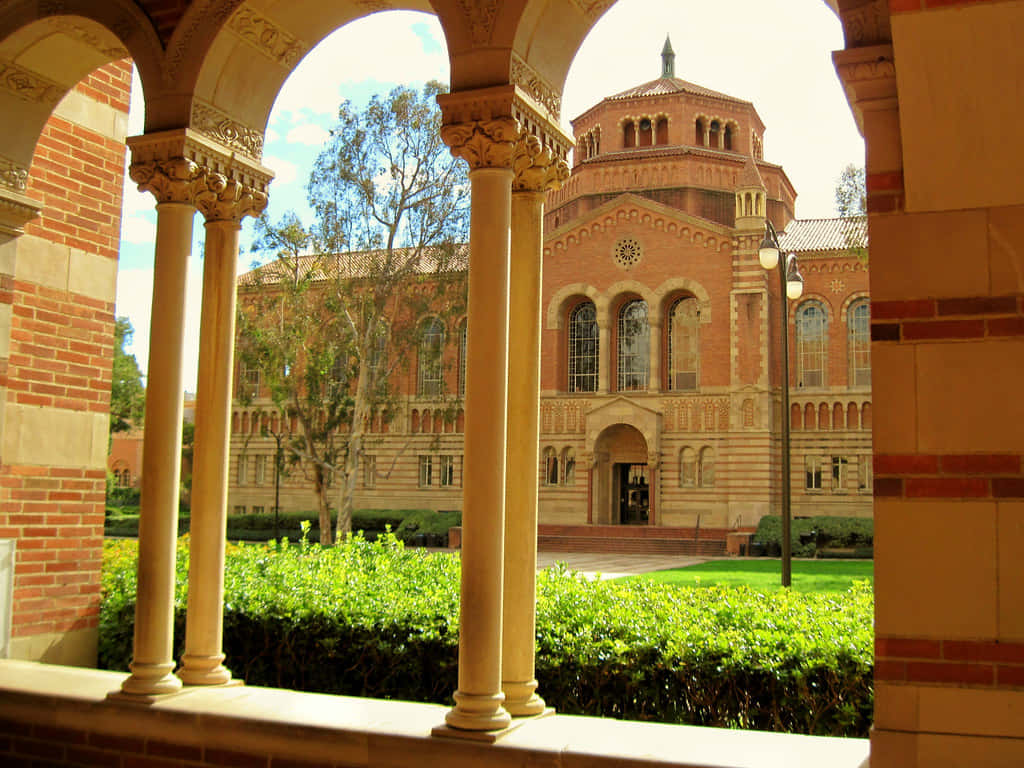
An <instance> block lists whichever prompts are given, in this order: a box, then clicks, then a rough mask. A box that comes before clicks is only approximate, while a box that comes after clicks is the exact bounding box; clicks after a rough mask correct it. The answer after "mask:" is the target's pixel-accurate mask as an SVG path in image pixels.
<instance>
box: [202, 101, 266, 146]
mask: <svg viewBox="0 0 1024 768" xmlns="http://www.w3.org/2000/svg"><path fill="white" fill-rule="evenodd" d="M192 129H193V130H195V131H199V133H201V134H203V135H204V136H209V137H210V138H211V139H213V140H214V141H217V142H220V143H221V144H223V145H224V146H226V147H230V148H231V149H236V150H238V151H239V152H241V153H243V154H244V155H247V156H248V157H251V158H252V159H253V160H256V161H259V159H260V158H261V157H263V133H262V132H261V131H257V130H256V129H255V128H250V127H249V126H247V125H243V124H242V123H240V122H238V121H237V120H232V119H231V118H230V117H229V116H228V115H226V114H225V113H223V112H221V111H220V110H219V109H217V108H215V107H212V106H210V105H209V104H206V103H205V102H202V101H199V100H198V99H197V100H196V101H195V102H194V103H193V104H192Z"/></svg>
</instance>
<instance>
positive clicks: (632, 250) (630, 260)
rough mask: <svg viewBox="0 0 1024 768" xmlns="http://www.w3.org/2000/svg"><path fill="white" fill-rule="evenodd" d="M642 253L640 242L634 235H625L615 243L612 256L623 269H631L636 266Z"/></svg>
mask: <svg viewBox="0 0 1024 768" xmlns="http://www.w3.org/2000/svg"><path fill="white" fill-rule="evenodd" d="M641 255H642V253H641V250H640V242H639V241H638V240H636V239H634V238H632V237H624V238H622V239H621V240H619V242H617V243H616V244H615V251H614V253H613V255H612V258H613V259H615V263H616V264H618V265H619V266H620V267H622V268H623V269H629V268H630V267H633V266H636V264H637V262H638V261H640V256H641Z"/></svg>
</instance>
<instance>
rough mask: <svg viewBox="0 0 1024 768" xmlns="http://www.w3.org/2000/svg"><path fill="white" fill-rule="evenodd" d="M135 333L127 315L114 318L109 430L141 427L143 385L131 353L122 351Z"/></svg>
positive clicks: (143, 402) (144, 393)
mask: <svg viewBox="0 0 1024 768" xmlns="http://www.w3.org/2000/svg"><path fill="white" fill-rule="evenodd" d="M134 333H135V331H134V329H133V328H132V324H131V321H130V320H129V319H128V318H127V317H118V318H117V319H115V321H114V361H113V365H112V370H111V378H110V431H111V432H126V431H127V430H129V429H131V428H132V426H141V425H142V417H143V413H144V411H145V407H146V388H145V387H144V386H143V385H142V371H141V370H139V364H138V362H137V361H136V360H135V355H132V354H129V353H128V352H126V351H125V347H126V346H128V345H129V344H131V343H132V335H133V334H134Z"/></svg>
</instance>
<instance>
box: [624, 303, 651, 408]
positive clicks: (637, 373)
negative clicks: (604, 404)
mask: <svg viewBox="0 0 1024 768" xmlns="http://www.w3.org/2000/svg"><path fill="white" fill-rule="evenodd" d="M650 354H651V327H650V325H648V324H647V302H646V301H644V300H643V299H634V300H633V301H629V302H626V304H624V305H623V307H622V309H621V310H619V354H618V372H619V381H618V390H619V391H620V392H626V391H637V390H644V389H647V375H648V372H649V370H650Z"/></svg>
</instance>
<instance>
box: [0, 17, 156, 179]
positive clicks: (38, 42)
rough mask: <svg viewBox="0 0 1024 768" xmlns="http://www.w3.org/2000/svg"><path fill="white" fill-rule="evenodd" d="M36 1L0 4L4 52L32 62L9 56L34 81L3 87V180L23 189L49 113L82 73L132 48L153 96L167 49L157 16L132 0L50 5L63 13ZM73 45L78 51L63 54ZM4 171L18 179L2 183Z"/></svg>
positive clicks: (0, 101) (0, 100) (21, 75)
mask: <svg viewBox="0 0 1024 768" xmlns="http://www.w3.org/2000/svg"><path fill="white" fill-rule="evenodd" d="M37 5H38V4H37V3H35V2H26V1H24V0H23V1H22V2H13V3H4V4H3V7H2V9H0V43H2V44H3V48H4V56H3V58H4V59H6V60H8V61H12V62H13V61H18V62H26V61H31V62H32V63H31V65H27V64H24V63H18V64H11V66H12V67H13V68H14V69H15V70H16V71H15V72H14V73H13V74H14V75H15V76H16V77H17V78H18V79H19V81H21V82H23V83H26V84H28V85H29V87H28V88H26V89H24V90H22V91H21V92H20V93H21V95H20V96H15V95H14V94H12V93H8V92H6V91H4V90H0V114H3V115H4V130H3V135H2V137H0V156H2V157H4V158H5V160H6V162H7V164H10V165H11V168H10V169H6V168H5V169H4V171H5V173H4V177H0V185H3V186H8V187H12V188H14V189H15V191H16V192H22V193H23V192H24V182H25V180H26V179H27V176H28V171H29V169H30V168H31V165H32V157H33V154H34V153H35V147H36V143H37V142H38V140H39V136H40V134H41V133H42V131H43V128H44V126H45V124H46V121H47V120H48V119H49V118H50V115H51V114H52V113H53V110H54V108H55V107H56V106H57V105H58V104H59V103H60V101H61V99H63V98H64V97H65V95H66V94H67V93H68V92H69V91H70V90H71V89H72V88H74V86H75V85H76V84H78V82H79V81H81V80H82V79H83V78H85V77H86V76H87V75H88V74H89V73H90V72H92V71H93V70H95V69H97V68H98V67H101V66H103V65H105V64H109V63H110V62H113V61H118V60H120V59H124V58H127V57H129V56H130V57H131V58H132V59H133V60H134V61H135V63H136V65H137V66H138V68H139V73H140V77H142V78H143V88H144V90H146V92H147V96H148V94H149V93H150V92H152V91H155V90H156V86H157V84H158V83H159V82H160V76H161V72H160V61H161V58H162V56H163V52H162V46H161V44H160V40H159V39H158V37H157V35H156V32H155V31H154V29H153V26H152V24H151V23H150V21H149V19H148V18H147V17H146V15H145V14H144V13H143V12H142V10H141V9H140V8H139V7H138V6H137V5H136V4H135V3H133V2H131V1H130V0H111V2H109V3H97V2H90V0H67V1H66V2H62V3H60V4H59V5H58V4H54V5H53V8H54V11H59V13H57V12H49V13H47V12H46V11H45V10H43V11H42V12H40V10H39V9H37V7H36V6H37ZM37 14H38V15H39V16H41V18H36V19H34V20H33V21H30V22H29V23H27V24H26V23H24V19H25V18H26V17H30V16H35V15H37ZM69 48H71V49H73V50H75V51H76V52H77V55H75V56H73V57H68V56H66V55H64V54H63V51H64V50H66V49H69ZM6 177H9V178H10V179H11V180H12V182H13V183H11V184H7V183H5V178H6Z"/></svg>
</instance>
